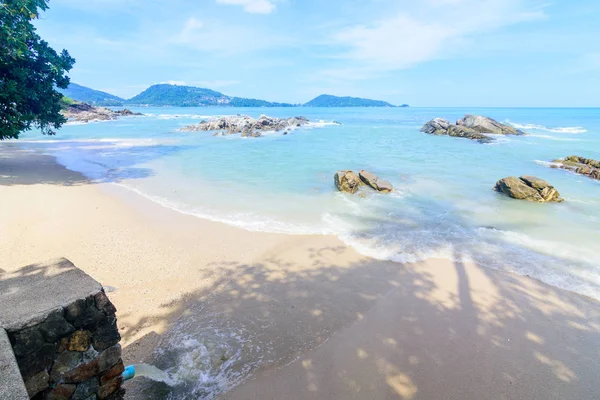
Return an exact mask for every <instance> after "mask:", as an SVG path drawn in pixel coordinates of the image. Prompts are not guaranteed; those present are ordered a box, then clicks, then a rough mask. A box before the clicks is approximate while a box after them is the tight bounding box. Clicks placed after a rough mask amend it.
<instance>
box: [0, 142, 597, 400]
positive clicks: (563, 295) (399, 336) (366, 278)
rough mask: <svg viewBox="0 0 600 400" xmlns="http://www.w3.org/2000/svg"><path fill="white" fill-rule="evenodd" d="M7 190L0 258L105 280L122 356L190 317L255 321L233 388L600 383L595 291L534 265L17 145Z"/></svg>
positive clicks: (134, 384)
mask: <svg viewBox="0 0 600 400" xmlns="http://www.w3.org/2000/svg"><path fill="white" fill-rule="evenodd" d="M0 199H2V207H0V253H1V254H2V259H1V261H0V270H5V271H10V270H12V269H16V268H18V267H20V266H23V265H26V264H30V263H35V262H40V261H44V260H47V259H51V258H56V257H66V258H68V259H70V260H71V261H73V262H74V263H75V264H76V265H77V266H78V267H79V268H81V269H83V270H84V271H86V272H87V273H88V274H90V275H91V276H92V277H94V278H95V279H97V280H98V281H99V282H101V283H102V284H103V285H105V286H107V288H108V289H109V290H112V291H111V292H110V293H109V296H110V298H111V300H113V302H114V303H115V305H116V306H117V308H118V314H117V315H118V320H119V327H120V330H121V334H122V336H123V341H122V344H123V346H124V354H125V361H126V363H136V362H140V361H144V362H155V361H156V358H157V357H156V354H154V353H153V351H154V349H155V348H156V347H157V346H159V347H160V346H162V345H164V344H165V343H169V339H170V338H172V337H175V336H176V335H178V334H179V333H180V330H181V329H182V328H181V327H182V326H183V325H185V324H186V322H190V321H192V322H193V326H191V327H190V326H188V327H187V328H186V329H188V330H189V331H190V332H192V333H193V331H194V326H198V327H199V328H198V330H201V329H200V328H201V327H206V326H215V327H217V328H219V329H221V330H222V331H225V332H227V330H235V331H242V332H244V334H245V335H247V336H246V339H247V343H245V344H244V347H243V348H242V349H241V358H240V359H239V360H238V361H237V363H236V365H235V366H234V367H233V368H243V367H244V366H250V367H251V368H249V371H248V372H249V373H250V375H251V376H250V378H249V379H247V380H245V381H244V382H241V384H239V385H238V386H237V387H235V388H234V389H233V390H231V391H230V392H228V393H225V394H222V395H221V396H220V397H221V398H225V399H395V398H398V399H473V400H475V399H477V400H479V399H596V398H600V380H598V378H597V377H598V376H600V345H599V344H600V306H599V304H598V302H596V301H594V300H591V299H588V298H585V297H583V296H579V295H577V294H574V293H570V292H566V291H562V290H559V289H556V288H553V287H550V286H548V285H545V284H542V283H540V282H538V281H535V280H533V279H529V278H527V277H521V276H516V275H512V274H506V273H502V272H498V271H493V270H490V269H487V268H484V267H483V266H480V265H475V264H472V263H469V262H466V261H465V262H460V261H458V262H451V261H447V260H430V261H427V262H424V263H418V264H396V263H391V262H381V261H377V260H373V259H370V258H366V257H364V256H361V255H360V254H358V253H356V252H355V251H354V250H353V249H351V248H349V247H347V246H345V245H344V244H343V243H342V242H340V241H339V240H338V239H337V238H335V237H333V236H318V235H316V236H292V235H282V234H267V233H257V232H248V231H245V230H242V229H238V228H235V227H231V226H227V225H224V224H221V223H215V222H211V221H207V220H202V219H198V218H196V217H192V216H187V215H183V214H180V213H177V212H175V211H173V210H170V209H167V208H164V207H162V206H160V205H158V204H155V203H153V202H151V201H149V200H147V199H145V198H143V197H141V196H139V195H137V194H135V193H133V192H130V191H128V190H127V189H124V188H122V187H119V186H117V185H114V184H112V183H99V184H98V183H95V184H92V183H90V182H89V181H88V180H86V179H85V178H84V177H83V176H81V175H80V174H78V173H75V172H72V171H69V170H66V169H65V168H64V167H62V166H60V165H58V164H56V162H55V161H54V159H53V158H52V157H49V156H43V155H39V154H31V153H26V152H22V151H21V150H19V147H18V146H6V145H3V147H1V148H0ZM0 272H1V271H0ZM113 288H114V290H113ZM164 362H166V361H164V360H163V363H164ZM161 367H164V366H163V365H161ZM126 387H127V389H128V390H129V392H128V398H132V399H133V398H140V399H142V398H149V397H150V396H152V395H151V393H153V392H152V390H155V389H156V386H155V385H150V384H148V382H146V381H145V380H144V379H140V380H133V381H130V382H127V385H126Z"/></svg>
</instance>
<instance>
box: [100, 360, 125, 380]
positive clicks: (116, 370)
mask: <svg viewBox="0 0 600 400" xmlns="http://www.w3.org/2000/svg"><path fill="white" fill-rule="evenodd" d="M123 371H125V365H124V364H123V360H119V361H118V362H117V363H116V364H115V365H113V367H112V368H111V369H109V370H108V371H106V372H105V373H104V375H102V376H101V377H100V384H101V385H104V384H105V383H107V382H108V381H110V380H111V379H113V378H115V377H117V376H121V374H122V373H123Z"/></svg>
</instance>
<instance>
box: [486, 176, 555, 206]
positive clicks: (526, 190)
mask: <svg viewBox="0 0 600 400" xmlns="http://www.w3.org/2000/svg"><path fill="white" fill-rule="evenodd" d="M494 190H495V191H497V192H500V193H502V194H505V195H507V196H509V197H512V198H513V199H518V200H527V201H532V202H536V203H549V202H562V201H563V199H562V198H561V197H560V193H558V191H557V190H556V189H555V188H554V186H552V185H550V184H549V183H548V182H546V181H545V180H543V179H540V178H537V177H535V176H529V175H523V176H521V177H520V178H517V177H514V176H509V177H507V178H503V179H500V180H499V181H498V182H496V186H495V187H494Z"/></svg>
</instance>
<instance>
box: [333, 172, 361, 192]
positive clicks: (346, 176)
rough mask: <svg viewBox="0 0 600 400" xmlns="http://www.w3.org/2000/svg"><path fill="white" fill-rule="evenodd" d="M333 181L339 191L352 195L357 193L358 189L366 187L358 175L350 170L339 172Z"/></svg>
mask: <svg viewBox="0 0 600 400" xmlns="http://www.w3.org/2000/svg"><path fill="white" fill-rule="evenodd" d="M333 181H334V183H335V187H336V188H337V190H339V191H340V192H346V193H350V194H354V193H356V192H357V191H358V188H359V187H360V186H362V185H364V184H363V183H362V181H361V180H360V178H359V177H358V175H356V174H355V173H354V172H352V171H348V170H342V171H337V172H336V173H335V175H334V176H333Z"/></svg>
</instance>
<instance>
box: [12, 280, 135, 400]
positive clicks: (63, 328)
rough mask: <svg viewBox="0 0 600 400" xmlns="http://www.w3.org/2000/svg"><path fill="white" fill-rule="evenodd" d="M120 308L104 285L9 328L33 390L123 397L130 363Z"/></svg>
mask: <svg viewBox="0 0 600 400" xmlns="http://www.w3.org/2000/svg"><path fill="white" fill-rule="evenodd" d="M115 313H116V308H115V307H114V305H113V304H112V303H111V302H110V300H109V299H108V297H107V296H106V294H105V293H104V291H103V290H101V291H99V292H97V293H96V294H94V295H90V296H88V297H87V298H85V299H80V300H76V301H74V302H73V303H71V304H69V305H67V306H66V307H60V308H58V309H56V310H54V311H52V312H51V313H50V314H49V315H48V317H46V318H45V319H44V320H43V321H42V322H41V323H38V324H36V325H34V326H28V327H26V328H24V329H20V330H15V331H11V330H7V333H8V337H9V339H10V342H11V345H12V347H13V352H14V354H15V357H16V359H17V363H18V365H19V369H20V371H21V375H22V377H23V380H24V382H25V386H26V388H27V392H28V394H29V396H30V397H31V398H33V399H36V400H42V399H43V400H59V399H72V400H97V399H101V400H102V399H107V400H117V399H122V398H123V396H124V390H123V389H121V384H122V377H121V373H122V372H123V369H124V366H123V361H122V359H121V346H120V345H119V341H120V340H121V336H120V335H119V331H118V328H117V319H116V316H115Z"/></svg>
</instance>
